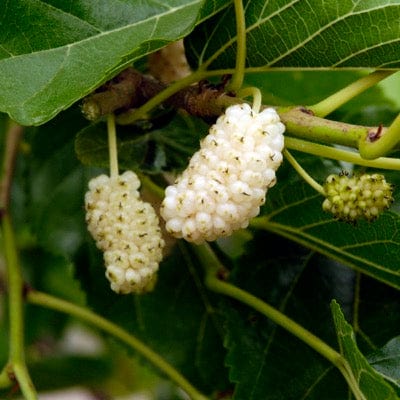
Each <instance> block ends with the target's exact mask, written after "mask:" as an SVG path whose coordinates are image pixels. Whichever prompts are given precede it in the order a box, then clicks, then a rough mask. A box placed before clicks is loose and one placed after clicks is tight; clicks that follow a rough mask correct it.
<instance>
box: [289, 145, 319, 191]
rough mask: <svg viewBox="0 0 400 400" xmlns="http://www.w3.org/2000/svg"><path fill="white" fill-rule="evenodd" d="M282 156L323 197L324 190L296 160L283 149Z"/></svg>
mask: <svg viewBox="0 0 400 400" xmlns="http://www.w3.org/2000/svg"><path fill="white" fill-rule="evenodd" d="M283 155H284V157H286V159H287V160H288V161H289V162H290V164H291V165H292V167H293V168H294V169H295V171H296V172H297V173H298V174H299V175H300V176H301V177H302V178H303V179H304V180H305V181H306V182H307V183H308V184H309V185H310V186H311V187H312V188H313V189H315V190H316V191H317V192H318V193H320V194H322V196H325V191H324V188H323V187H322V186H321V185H320V184H319V183H318V182H317V181H316V180H315V179H314V178H313V177H312V176H311V175H309V173H308V172H307V171H306V170H305V169H304V168H303V167H302V166H301V165H300V164H299V163H298V162H297V160H296V159H295V158H294V157H293V156H292V154H291V153H290V152H289V151H288V150H287V149H286V148H285V149H284V150H283Z"/></svg>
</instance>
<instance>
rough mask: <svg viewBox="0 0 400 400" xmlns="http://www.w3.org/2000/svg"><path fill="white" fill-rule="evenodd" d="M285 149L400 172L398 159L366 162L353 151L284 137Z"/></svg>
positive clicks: (378, 159)
mask: <svg viewBox="0 0 400 400" xmlns="http://www.w3.org/2000/svg"><path fill="white" fill-rule="evenodd" d="M285 147H286V148H288V149H292V150H297V151H302V152H305V153H309V154H313V155H315V156H321V157H324V158H331V159H333V160H340V161H345V162H349V163H352V164H356V165H361V166H363V167H371V168H378V169H390V170H400V159H398V158H390V157H380V158H377V159H375V160H366V159H364V158H362V157H361V156H360V155H359V154H358V153H355V152H354V151H348V150H343V149H338V148H336V147H331V146H325V145H322V144H318V143H313V142H309V141H306V140H301V139H297V138H292V137H287V136H286V137H285Z"/></svg>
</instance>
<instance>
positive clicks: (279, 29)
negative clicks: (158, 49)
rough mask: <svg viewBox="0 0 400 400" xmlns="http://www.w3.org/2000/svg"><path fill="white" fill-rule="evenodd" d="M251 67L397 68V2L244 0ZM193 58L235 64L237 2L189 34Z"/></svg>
mask: <svg viewBox="0 0 400 400" xmlns="http://www.w3.org/2000/svg"><path fill="white" fill-rule="evenodd" d="M245 10H246V32H247V65H248V66H249V67H265V68H268V67H297V68H318V67H351V68H359V67H364V68H399V66H400V57H399V54H400V41H399V24H398V20H399V15H400V4H399V2H398V1H389V2H388V1H386V0H364V1H326V0H311V1H298V0H276V1H266V2H265V1H251V0H249V1H246V4H245ZM187 43H188V49H189V50H190V54H191V60H192V62H193V63H194V64H197V65H198V64H201V63H202V62H204V61H206V60H207V59H209V58H210V57H215V55H214V54H216V53H217V54H218V55H219V56H218V58H217V59H216V61H215V63H213V64H212V65H213V67H215V68H226V67H228V66H230V67H234V65H235V56H236V54H235V53H236V26H235V15H234V10H233V6H232V7H230V8H229V9H227V10H225V11H224V12H223V13H221V14H219V15H217V16H215V17H214V18H212V19H210V20H208V21H207V22H206V23H205V24H203V25H201V26H200V27H198V28H197V29H196V30H195V32H194V33H193V34H192V35H191V37H190V39H189V41H188V42H187Z"/></svg>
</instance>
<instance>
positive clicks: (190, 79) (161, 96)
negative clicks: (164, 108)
mask: <svg viewBox="0 0 400 400" xmlns="http://www.w3.org/2000/svg"><path fill="white" fill-rule="evenodd" d="M206 76H207V71H203V70H198V71H196V72H193V73H192V74H190V75H188V76H186V77H185V78H183V79H180V80H179V81H176V82H174V83H172V84H171V85H170V86H168V87H166V88H165V89H164V90H162V91H161V92H160V93H158V94H156V95H155V96H154V97H152V98H151V99H150V100H148V101H147V102H146V103H145V104H143V105H142V106H141V107H139V108H137V109H136V110H133V111H132V112H131V113H125V114H122V115H120V116H119V117H118V118H117V122H118V124H120V125H129V124H132V123H133V122H135V121H138V120H139V119H143V118H146V116H147V114H148V113H149V112H150V111H151V110H152V109H153V108H154V107H157V106H158V105H159V104H161V103H163V102H164V101H165V100H167V99H168V98H169V97H171V96H172V95H173V94H175V93H177V92H179V91H180V90H182V89H183V88H185V87H186V86H189V85H190V84H192V83H194V82H197V81H199V80H201V79H204V78H205V77H206Z"/></svg>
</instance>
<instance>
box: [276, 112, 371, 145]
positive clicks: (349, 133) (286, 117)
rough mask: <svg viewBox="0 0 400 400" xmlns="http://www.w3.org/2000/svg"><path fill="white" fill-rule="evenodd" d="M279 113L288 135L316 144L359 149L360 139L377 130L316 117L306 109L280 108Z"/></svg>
mask: <svg viewBox="0 0 400 400" xmlns="http://www.w3.org/2000/svg"><path fill="white" fill-rule="evenodd" d="M277 112H278V114H279V116H280V118H281V121H282V123H283V124H285V126H286V131H287V133H288V134H290V135H291V136H295V137H300V138H301V139H305V138H306V139H308V140H311V141H315V142H322V143H329V144H340V145H343V146H348V147H354V148H358V146H359V141H360V138H364V137H366V136H367V135H371V134H373V133H374V132H376V129H377V128H376V127H368V126H360V125H352V124H346V123H344V122H338V121H331V120H328V119H324V118H320V117H316V116H314V115H313V114H312V112H311V111H309V110H308V109H305V108H304V107H297V106H296V107H280V108H278V109H277Z"/></svg>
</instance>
